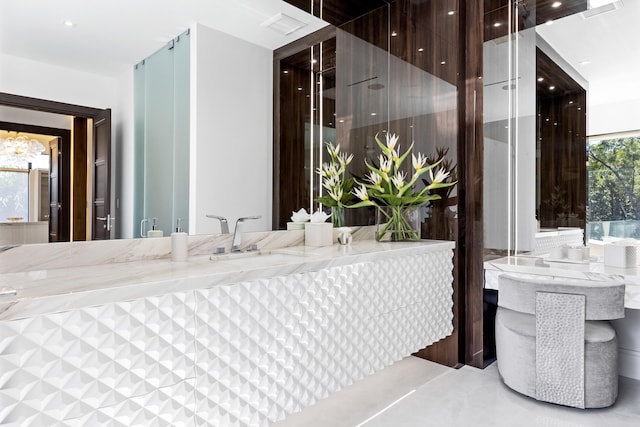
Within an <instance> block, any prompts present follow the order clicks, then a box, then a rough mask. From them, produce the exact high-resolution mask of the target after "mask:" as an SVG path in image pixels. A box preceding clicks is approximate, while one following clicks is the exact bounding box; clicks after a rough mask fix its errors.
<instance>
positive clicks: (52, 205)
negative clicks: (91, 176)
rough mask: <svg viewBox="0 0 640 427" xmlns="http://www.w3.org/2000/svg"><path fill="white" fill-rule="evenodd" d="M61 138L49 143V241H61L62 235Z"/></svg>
mask: <svg viewBox="0 0 640 427" xmlns="http://www.w3.org/2000/svg"><path fill="white" fill-rule="evenodd" d="M58 144H59V140H57V141H52V142H51V143H50V144H49V241H50V242H59V241H60V240H59V237H60V219H61V215H60V210H61V208H62V205H61V201H60V185H61V179H60V173H59V171H60V169H61V168H60V161H61V159H60V153H59V149H58Z"/></svg>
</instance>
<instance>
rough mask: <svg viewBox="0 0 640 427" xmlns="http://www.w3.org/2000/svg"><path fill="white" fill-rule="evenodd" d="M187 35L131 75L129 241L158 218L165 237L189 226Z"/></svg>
mask: <svg viewBox="0 0 640 427" xmlns="http://www.w3.org/2000/svg"><path fill="white" fill-rule="evenodd" d="M189 44H190V43H189V34H188V32H187V33H184V34H182V35H180V36H179V37H177V38H176V39H174V40H173V41H172V42H171V43H169V44H168V45H167V46H166V47H165V48H163V49H161V50H159V51H158V52H156V53H155V54H153V55H152V56H150V57H149V58H147V59H145V60H144V61H143V62H142V63H139V64H138V65H136V68H135V71H134V116H135V123H134V138H135V151H134V153H135V168H134V173H135V176H134V180H135V194H134V199H135V200H134V204H135V205H134V214H135V224H134V236H138V235H139V233H140V221H141V220H142V219H143V218H147V219H149V220H151V219H152V218H158V221H157V225H158V229H159V230H162V231H163V232H164V234H165V235H168V234H170V233H171V232H172V231H173V230H174V229H175V225H176V220H177V219H178V218H182V224H183V228H184V229H185V230H187V231H188V221H189V161H190V158H189V145H190V137H189V126H190V123H189V116H190V112H189V96H190V76H189V74H190V71H189V70H190V60H189V56H190V47H189Z"/></svg>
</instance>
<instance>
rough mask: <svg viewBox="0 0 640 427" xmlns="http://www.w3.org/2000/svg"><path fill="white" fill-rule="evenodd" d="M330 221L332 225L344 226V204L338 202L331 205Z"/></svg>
mask: <svg viewBox="0 0 640 427" xmlns="http://www.w3.org/2000/svg"><path fill="white" fill-rule="evenodd" d="M331 222H333V226H334V227H336V228H338V227H344V206H343V205H341V204H338V205H336V206H331Z"/></svg>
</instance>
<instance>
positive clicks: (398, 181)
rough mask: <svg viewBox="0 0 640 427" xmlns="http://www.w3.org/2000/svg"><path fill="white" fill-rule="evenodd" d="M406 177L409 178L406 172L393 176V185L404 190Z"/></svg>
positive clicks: (399, 172)
mask: <svg viewBox="0 0 640 427" xmlns="http://www.w3.org/2000/svg"><path fill="white" fill-rule="evenodd" d="M406 177H407V174H406V173H405V172H404V171H398V172H396V174H395V175H394V176H393V178H391V182H392V183H393V185H395V186H396V188H397V189H398V190H402V187H404V185H405V182H404V179H405V178H406Z"/></svg>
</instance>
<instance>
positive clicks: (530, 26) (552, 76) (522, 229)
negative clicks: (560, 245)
mask: <svg viewBox="0 0 640 427" xmlns="http://www.w3.org/2000/svg"><path fill="white" fill-rule="evenodd" d="M551 3H552V2H547V1H543V0H538V1H535V2H526V3H524V2H510V1H504V2H503V3H502V6H503V7H501V8H497V9H494V10H488V9H487V10H485V13H486V15H485V29H487V31H485V48H484V50H485V75H484V85H485V86H484V89H485V93H484V100H485V108H484V114H485V129H484V130H485V168H484V170H485V188H487V189H491V191H486V192H485V203H484V206H485V249H486V251H487V253H497V254H501V255H504V254H509V253H515V252H529V251H535V250H536V239H537V236H538V234H539V233H536V230H537V227H536V226H538V227H540V226H541V227H542V228H543V231H544V229H545V228H548V227H549V228H553V229H556V228H557V227H565V226H569V227H580V228H581V229H582V230H584V229H585V227H586V228H587V229H588V226H586V225H585V221H589V218H588V214H587V212H589V208H588V207H587V203H586V200H587V188H586V184H587V174H586V169H585V164H586V137H587V136H588V135H600V134H607V133H617V132H626V131H630V130H637V129H639V128H640V123H638V121H637V118H634V117H632V116H633V115H632V114H631V113H630V112H631V111H634V109H636V110H637V108H638V106H639V105H640V90H639V89H640V84H638V79H637V76H635V75H633V74H632V73H633V71H632V70H634V69H637V67H638V59H637V58H638V57H639V55H640V46H638V43H637V42H636V41H635V40H637V38H635V36H634V35H632V34H625V32H626V31H628V30H629V29H631V28H633V27H634V25H635V24H634V22H633V19H632V18H631V17H632V16H638V14H639V13H640V9H638V7H639V5H638V4H637V2H619V1H612V0H609V1H603V2H587V1H582V0H580V1H578V0H576V1H563V2H562V5H561V6H560V7H559V8H556V10H555V12H554V11H553V10H552V8H551ZM629 3H631V4H629ZM487 4H488V2H485V5H487ZM509 4H512V5H513V6H512V7H509ZM554 13H555V15H554ZM508 22H515V23H517V26H516V25H514V24H512V25H504V26H501V25H498V24H500V23H508ZM516 27H517V28H516ZM508 31H510V34H507V32H508ZM585 91H586V94H585ZM536 100H537V104H536ZM547 119H548V121H547ZM534 138H535V139H534ZM551 147H553V148H552V149H551ZM536 160H537V162H536ZM589 191H591V190H589ZM492 197H493V199H491V198H492ZM487 198H489V199H487ZM536 216H537V220H539V221H540V222H539V223H536ZM504 224H507V226H506V227H505V226H504ZM585 234H588V233H585ZM586 238H588V236H586V235H585V239H586Z"/></svg>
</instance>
